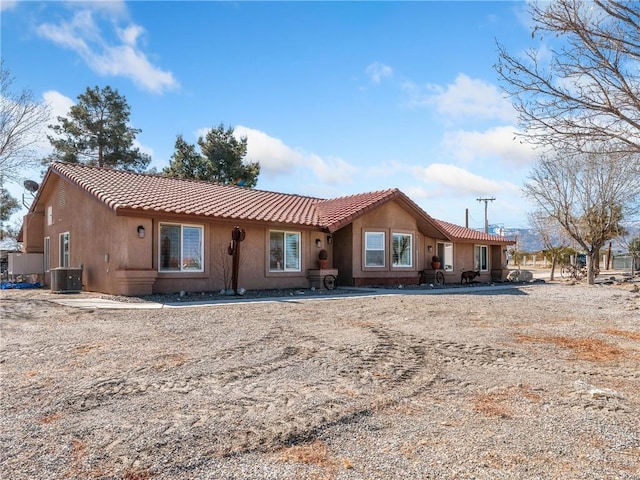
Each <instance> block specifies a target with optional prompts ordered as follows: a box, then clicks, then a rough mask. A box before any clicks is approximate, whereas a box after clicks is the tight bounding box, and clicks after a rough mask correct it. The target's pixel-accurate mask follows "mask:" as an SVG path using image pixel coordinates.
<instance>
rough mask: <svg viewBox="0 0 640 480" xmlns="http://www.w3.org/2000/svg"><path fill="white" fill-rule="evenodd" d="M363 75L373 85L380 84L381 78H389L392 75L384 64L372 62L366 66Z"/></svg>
mask: <svg viewBox="0 0 640 480" xmlns="http://www.w3.org/2000/svg"><path fill="white" fill-rule="evenodd" d="M365 73H366V74H367V75H368V76H369V78H370V79H371V81H372V82H373V83H380V81H381V80H382V78H383V77H390V76H391V75H392V73H393V69H392V68H391V67H389V66H388V65H385V64H384V63H380V62H373V63H372V64H370V65H368V66H367V68H366V69H365Z"/></svg>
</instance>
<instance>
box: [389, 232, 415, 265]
mask: <svg viewBox="0 0 640 480" xmlns="http://www.w3.org/2000/svg"><path fill="white" fill-rule="evenodd" d="M396 235H397V236H403V237H409V264H408V265H401V264H399V263H398V262H397V261H395V260H394V257H395V255H396V254H395V253H394V243H395V237H396ZM413 245H414V243H413V234H412V233H409V232H391V266H392V267H393V268H400V269H405V268H413V252H414V249H413ZM398 260H399V259H398Z"/></svg>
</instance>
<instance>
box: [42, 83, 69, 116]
mask: <svg viewBox="0 0 640 480" xmlns="http://www.w3.org/2000/svg"><path fill="white" fill-rule="evenodd" d="M42 98H43V99H44V102H45V103H46V104H47V105H48V106H49V108H50V110H51V117H52V119H53V121H55V120H56V118H57V117H66V116H67V115H68V114H69V110H70V109H71V107H72V106H73V105H74V104H75V102H74V101H73V100H71V99H70V98H69V97H67V96H66V95H63V94H61V93H60V92H57V91H55V90H48V91H46V92H44V94H43V95H42Z"/></svg>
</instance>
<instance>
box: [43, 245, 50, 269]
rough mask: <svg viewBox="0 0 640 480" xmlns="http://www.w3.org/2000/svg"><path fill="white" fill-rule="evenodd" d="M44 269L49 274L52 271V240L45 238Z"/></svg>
mask: <svg viewBox="0 0 640 480" xmlns="http://www.w3.org/2000/svg"><path fill="white" fill-rule="evenodd" d="M42 269H43V271H44V272H48V271H49V270H50V269H51V238H50V237H44V255H43V256H42Z"/></svg>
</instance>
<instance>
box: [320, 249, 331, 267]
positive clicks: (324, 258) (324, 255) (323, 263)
mask: <svg viewBox="0 0 640 480" xmlns="http://www.w3.org/2000/svg"><path fill="white" fill-rule="evenodd" d="M318 268H319V269H321V270H322V269H323V268H329V252H327V251H326V250H325V249H324V248H323V249H322V250H320V251H319V252H318Z"/></svg>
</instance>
